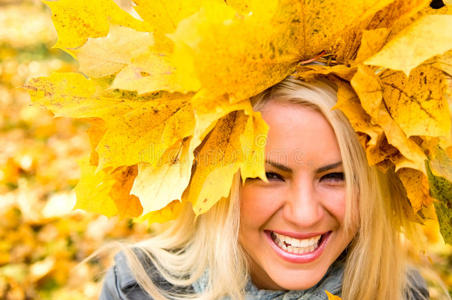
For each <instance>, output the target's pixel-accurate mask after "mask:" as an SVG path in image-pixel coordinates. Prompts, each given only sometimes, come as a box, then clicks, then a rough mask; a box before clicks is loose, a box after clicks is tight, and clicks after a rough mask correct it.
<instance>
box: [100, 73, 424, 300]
mask: <svg viewBox="0 0 452 300" xmlns="http://www.w3.org/2000/svg"><path fill="white" fill-rule="evenodd" d="M335 103H336V91H335V89H334V87H333V86H332V84H330V83H327V82H326V81H324V80H318V81H314V82H309V83H307V82H302V81H299V80H296V79H293V78H288V79H286V80H284V81H283V82H281V83H279V84H277V85H276V86H274V87H272V88H270V89H268V90H267V91H265V92H264V93H262V94H261V95H259V96H258V97H256V98H255V99H254V108H255V110H258V111H261V113H262V116H263V118H264V120H265V121H266V122H267V124H268V125H269V128H270V129H269V134H268V140H267V145H266V176H267V179H268V181H267V182H265V181H262V180H260V179H248V180H247V181H246V182H245V183H244V184H242V183H241V181H240V178H239V176H237V177H236V180H235V184H234V186H233V189H232V190H231V194H230V197H229V199H227V200H226V199H225V200H224V201H220V202H219V203H217V204H216V205H215V206H214V207H213V208H212V209H211V210H210V211H209V212H207V213H206V214H204V215H201V216H200V217H198V218H196V219H195V218H194V216H193V213H192V212H191V210H190V211H189V210H187V212H186V213H185V214H183V217H182V218H179V219H178V220H176V221H174V223H173V224H171V225H170V226H169V227H167V228H165V229H164V230H162V231H160V232H157V233H156V234H155V236H153V237H152V238H150V239H149V240H146V241H143V242H141V243H139V244H137V245H134V247H132V248H130V249H126V250H124V251H122V252H121V253H120V254H118V255H117V256H116V264H115V266H114V267H113V268H111V269H110V270H109V271H108V274H107V276H106V278H105V281H104V287H103V290H102V294H101V297H100V298H101V299H102V300H106V299H132V300H134V299H327V297H328V296H327V294H326V291H328V292H330V293H331V294H334V295H339V296H341V297H342V298H343V299H385V300H400V299H427V298H428V292H427V290H426V287H425V283H424V281H423V279H422V278H421V277H420V275H419V274H418V273H417V272H416V271H414V270H413V269H410V268H409V267H408V263H407V259H406V257H405V255H404V249H403V247H402V244H401V241H400V233H401V232H402V230H405V231H408V230H409V222H408V220H407V216H406V215H405V214H404V211H405V210H404V206H406V205H408V202H407V201H408V200H407V199H406V198H405V196H404V195H403V193H402V190H401V189H399V188H398V187H399V184H400V183H399V182H398V181H397V179H396V177H395V176H393V175H394V174H393V173H392V172H391V171H388V172H387V173H385V174H383V173H381V172H380V171H378V170H377V169H375V168H373V167H369V166H368V163H367V161H366V156H365V153H364V151H363V149H362V147H361V145H360V144H359V142H358V139H357V136H356V134H355V132H354V130H353V129H352V127H351V126H350V124H349V123H348V121H347V119H346V118H345V117H344V115H343V114H342V113H341V112H340V111H338V110H336V109H333V107H334V105H335Z"/></svg>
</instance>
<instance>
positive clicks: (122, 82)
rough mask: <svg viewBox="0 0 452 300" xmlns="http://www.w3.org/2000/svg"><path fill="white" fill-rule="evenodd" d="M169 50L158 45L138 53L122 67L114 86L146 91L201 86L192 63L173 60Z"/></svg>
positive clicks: (194, 89) (187, 88)
mask: <svg viewBox="0 0 452 300" xmlns="http://www.w3.org/2000/svg"><path fill="white" fill-rule="evenodd" d="M172 59H173V58H172V56H171V53H170V52H168V50H166V51H164V50H163V49H161V50H160V51H158V50H157V49H155V48H152V49H150V50H149V51H147V52H144V53H142V54H141V55H137V56H136V57H134V58H133V59H132V62H133V63H132V64H130V65H128V66H126V67H125V68H124V69H122V70H121V71H120V72H119V73H118V74H117V75H116V76H115V79H114V81H113V83H112V86H111V88H114V89H123V90H131V91H137V92H138V94H145V93H150V92H154V91H160V90H164V91H169V92H181V93H187V92H189V91H197V90H199V89H200V82H199V80H198V78H197V77H196V74H195V71H194V70H193V68H192V67H193V66H192V65H191V64H177V63H174V62H173V61H172Z"/></svg>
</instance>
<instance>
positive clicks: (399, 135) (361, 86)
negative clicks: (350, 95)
mask: <svg viewBox="0 0 452 300" xmlns="http://www.w3.org/2000/svg"><path fill="white" fill-rule="evenodd" d="M351 85H352V86H353V89H354V90H355V92H356V93H357V94H358V96H359V98H360V100H361V104H362V106H363V108H364V109H365V110H366V112H367V113H368V114H369V115H370V116H371V118H372V121H373V123H374V124H378V125H379V126H380V127H381V128H382V129H383V131H384V132H385V135H386V137H387V140H388V142H389V143H390V144H391V145H393V146H394V147H395V148H397V149H398V150H399V151H400V153H401V154H402V155H403V156H404V157H405V158H407V159H408V160H409V161H410V162H411V166H410V167H411V168H414V169H417V170H419V171H422V172H425V168H424V161H425V158H426V156H425V154H424V152H423V151H422V149H421V148H420V147H419V146H418V145H417V144H416V143H415V142H414V141H413V140H412V139H410V138H408V137H407V135H406V134H405V133H404V132H403V131H402V129H401V128H400V126H399V124H398V123H397V122H396V121H394V119H392V117H391V114H390V112H388V110H387V105H386V99H383V87H382V86H381V84H380V81H379V78H378V77H377V75H375V74H374V73H373V72H372V70H371V69H369V68H367V67H365V66H359V67H358V71H357V73H356V74H355V76H353V79H352V80H351ZM404 167H407V165H406V164H404ZM396 168H397V165H396Z"/></svg>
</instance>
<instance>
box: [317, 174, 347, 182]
mask: <svg viewBox="0 0 452 300" xmlns="http://www.w3.org/2000/svg"><path fill="white" fill-rule="evenodd" d="M344 179H345V175H344V173H343V172H334V173H328V174H326V175H323V176H322V178H321V179H320V180H328V181H332V182H343V181H344Z"/></svg>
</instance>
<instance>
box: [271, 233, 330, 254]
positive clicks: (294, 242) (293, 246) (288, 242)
mask: <svg viewBox="0 0 452 300" xmlns="http://www.w3.org/2000/svg"><path fill="white" fill-rule="evenodd" d="M271 237H272V239H273V241H274V242H275V243H276V245H278V247H279V248H281V249H283V250H285V251H287V252H289V253H293V254H303V253H308V252H312V251H314V250H315V249H317V248H318V246H319V241H320V239H321V237H322V236H321V235H317V236H314V237H312V238H309V239H296V238H293V237H290V236H286V235H282V234H279V233H276V232H271Z"/></svg>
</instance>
